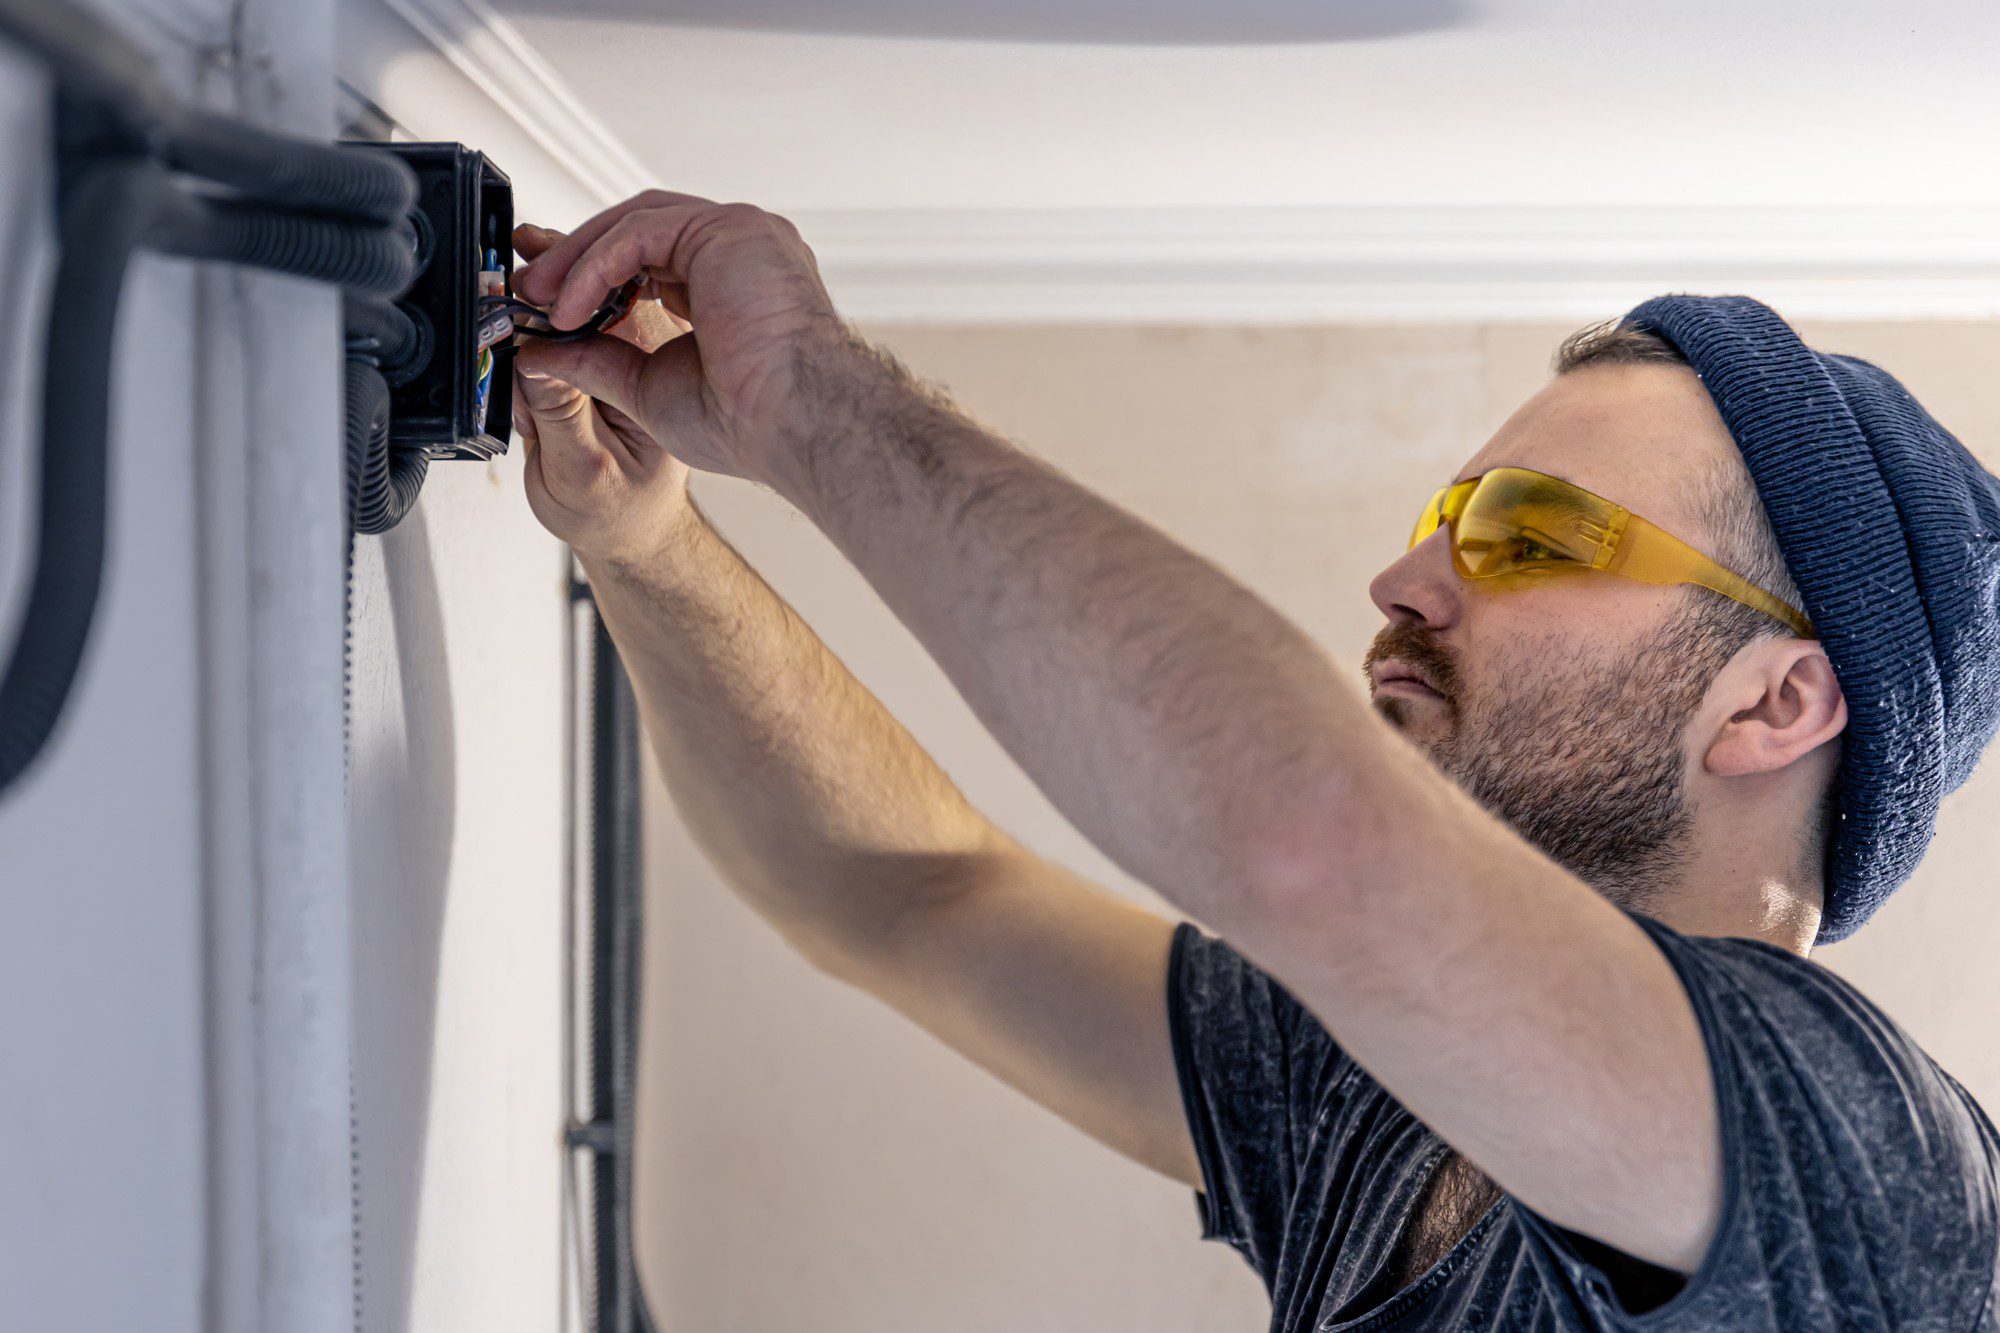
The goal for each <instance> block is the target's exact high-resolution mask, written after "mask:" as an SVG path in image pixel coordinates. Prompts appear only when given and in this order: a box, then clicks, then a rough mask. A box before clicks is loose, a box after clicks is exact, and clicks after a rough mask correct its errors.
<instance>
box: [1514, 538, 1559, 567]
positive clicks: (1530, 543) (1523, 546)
mask: <svg viewBox="0 0 2000 1333" xmlns="http://www.w3.org/2000/svg"><path fill="white" fill-rule="evenodd" d="M1514 558H1515V559H1516V560H1519V561H1522V562H1523V563H1526V564H1535V563H1539V562H1541V561H1548V560H1560V559H1561V558H1562V552H1560V551H1557V550H1556V549H1554V548H1553V547H1549V546H1544V545H1542V543H1540V542H1538V541H1536V540H1535V539H1534V538H1532V537H1517V538H1515V539H1514Z"/></svg>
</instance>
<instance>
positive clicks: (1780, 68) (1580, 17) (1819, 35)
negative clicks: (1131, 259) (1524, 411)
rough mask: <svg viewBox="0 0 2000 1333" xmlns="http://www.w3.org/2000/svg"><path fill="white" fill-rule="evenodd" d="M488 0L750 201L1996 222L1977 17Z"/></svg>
mask: <svg viewBox="0 0 2000 1333" xmlns="http://www.w3.org/2000/svg"><path fill="white" fill-rule="evenodd" d="M488 3H490V4H491V5H492V6H493V8H494V9H495V10H496V11H497V12H498V13H499V14H500V15H501V16H502V17H503V18H504V19H505V20H506V21H507V22H508V23H509V24H511V26H512V27H513V28H514V29H515V30H516V31H517V32H518V34H519V35H520V37H521V39H522V40H523V42H524V44H525V46H526V47H527V48H529V49H530V50H531V51H532V52H533V53H534V54H536V55H538V56H539V57H540V58H541V60H543V61H545V62H547V64H548V65H549V66H550V67H551V68H552V69H553V70H554V71H555V73H556V74H557V75H559V76H560V78H561V79H562V81H563V82H565V83H566V84H567V85H568V89H569V91H570V93H571V94H572V95H573V96H574V98H575V99H576V101H577V102H578V103H580V105H581V108H582V109H583V110H584V111H586V112H587V113H588V114H589V115H590V116H593V117H595V119H596V120H598V121H600V122H601V123H602V124H603V126H604V127H606V128H607V129H608V130H609V131H610V132H611V133H612V135H613V136H615V137H616V138H617V139H619V140H622V141H623V143H624V144H625V145H626V146H627V147H629V148H630V150H631V151H632V153H633V154H634V155H636V157H637V159H638V162H639V164H640V165H641V166H642V167H643V169H644V171H645V172H646V173H647V174H648V175H650V176H652V177H654V178H656V179H658V180H659V181H661V182H663V183H666V184H668V185H670V186H672V187H675V188H680V189H686V190H691V191H694V192H697V193H703V194H709V195H713V196H719V197H730V198H744V199H750V200H753V201H756V202H759V203H763V204H766V205H768V206H771V207H774V208H780V209H792V210H827V209H907V208H939V209H956V210H987V209H1010V208H1033V209H1052V208H1053V209H1061V208H1149V209H1185V208H1214V207H1224V208H1242V207H1266V206H1270V207H1319V208H1326V207H1349V206H1353V205H1357V204H1359V205H1372V204H1382V205H1401V206H1419V207H1422V206H1430V205H1439V204H1459V205H1531V206H1540V207H1547V206H1549V205H1566V204H1578V205H1591V206H1597V207H1609V208H1619V207H1626V206H1633V207H1638V206H1648V205H1660V204H1685V205H1699V206H1722V207H1730V206H1736V205H1744V204H1754V205H1772V206H1778V207H1783V208H1801V207H1806V208H1809V207H1814V206H1818V205H1832V206H1842V207H1868V206H1876V205H1885V204H1888V205H1896V206H1899V207H1916V208H1955V207H1991V206H1994V205H1996V204H2000V172H1996V171H1994V170H1993V168H1992V165H1991V163H1992V159H1993V150H1994V147H1995V145H1996V144H2000V80H1995V79H1994V78H1993V77H1992V75H1991V71H1992V69H1993V68H1994V65H1995V62H1996V57H2000V5H1994V4H1993V3H1991V0H1911V2H1910V3H1905V4H1899V5H1893V6H1891V5H1882V4H1878V3H1873V2H1872V0H1870V2H1868V3H1860V2H1857V0H1818V3H1806V2H1805V0H1755V3H1746V2H1745V0H1679V2H1678V3H1676V4H1673V5H1670V6H1666V5H1658V6H1656V5H1611V4H1605V3H1603V2H1602V0H1367V2H1366V3H1350V4H1336V3H1330V2H1329V0H1234V3H1232V4H1229V5H1220V4H1215V3H1213V0H1148V2H1145V3H1141V2H1139V0H1121V2H1120V3H1109V2H1108V0H1096V2H1095V3H1092V2H1091V0H979V2H978V3H973V2H972V0H676V3H673V4H672V5H671V6H670V5H669V4H667V3H666V0H652V2H649V0H567V3H565V4H563V5H560V6H551V5H549V4H547V3H546V0H488ZM400 7H401V6H399V8H400ZM669 10H671V17H668V11H669Z"/></svg>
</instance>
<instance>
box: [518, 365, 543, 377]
mask: <svg viewBox="0 0 2000 1333" xmlns="http://www.w3.org/2000/svg"><path fill="white" fill-rule="evenodd" d="M521 378H522V379H524V380H545V379H548V378H549V374H548V372H547V371H545V370H535V369H533V368H532V367H529V366H522V367H521Z"/></svg>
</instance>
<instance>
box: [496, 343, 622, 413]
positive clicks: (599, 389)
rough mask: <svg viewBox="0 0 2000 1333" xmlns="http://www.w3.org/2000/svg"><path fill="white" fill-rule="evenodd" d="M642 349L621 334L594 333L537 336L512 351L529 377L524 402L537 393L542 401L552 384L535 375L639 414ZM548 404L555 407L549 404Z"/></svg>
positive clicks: (533, 400) (532, 403)
mask: <svg viewBox="0 0 2000 1333" xmlns="http://www.w3.org/2000/svg"><path fill="white" fill-rule="evenodd" d="M645 365H646V354H645V353H644V352H642V351H640V350H639V349H638V348H637V347H634V346H633V345H632V344H631V343H628V342H626V341H624V340H623V339H620V338H611V337H606V336H605V335H603V334H599V335H597V336H595V337H591V338H580V339H578V340H577V341H575V342H550V341H547V340H538V341H534V342H530V343H527V344H525V345H524V346H522V347H521V349H520V350H519V351H518V352H516V353H515V356H514V366H515V369H516V370H518V371H519V372H520V373H521V375H522V377H523V378H524V379H526V380H527V381H528V403H529V406H530V407H534V406H536V405H537V403H536V398H537V395H538V394H539V395H541V396H542V397H543V399H544V401H547V397H548V395H550V394H551V392H552V388H551V386H549V385H547V384H546V383H537V382H536V380H535V377H536V376H537V375H540V376H544V377H546V379H549V380H556V381H560V382H561V383H562V384H564V385H566V386H568V387H569V388H571V389H574V390H575V391H577V392H578V393H581V394H585V395H588V396H589V397H591V398H596V399H598V400H599V401H601V402H605V403H609V404H610V405H611V406H613V407H615V408H617V409H618V410H619V411H621V412H623V413H625V415H627V416H629V417H634V418H643V415H644V414H643V413H641V412H640V410H639V401H638V400H639V377H640V372H641V371H642V370H643V369H644V368H645ZM550 407H551V408H552V409H555V410H560V408H557V407H556V405H555V404H554V403H550Z"/></svg>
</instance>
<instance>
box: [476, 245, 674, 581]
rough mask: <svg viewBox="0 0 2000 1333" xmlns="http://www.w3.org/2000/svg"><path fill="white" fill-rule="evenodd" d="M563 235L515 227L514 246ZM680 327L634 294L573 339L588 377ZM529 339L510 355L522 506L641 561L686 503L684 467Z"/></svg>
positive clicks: (609, 551) (604, 553)
mask: <svg viewBox="0 0 2000 1333" xmlns="http://www.w3.org/2000/svg"><path fill="white" fill-rule="evenodd" d="M561 239H562V233H561V232H555V231H548V230H545V229H543V228H541V227H529V226H522V227H517V228H515V229H514V248H515V249H516V250H518V251H519V252H520V253H521V254H523V255H525V256H527V257H528V258H529V259H531V260H532V259H533V258H535V257H536V256H538V255H541V254H543V253H545V252H546V251H547V250H548V248H549V247H550V246H551V245H553V244H555V243H556V242H557V241H559V240H561ZM683 328H684V325H682V324H681V323H679V322H678V321H676V320H675V319H674V317H673V316H672V315H670V314H668V313H667V311H665V310H663V309H662V308H661V306H660V304H659V303H658V302H657V301H640V302H637V303H635V304H634V305H633V308H632V311H631V313H630V314H628V315H627V316H626V317H625V318H624V319H622V320H620V321H619V322H618V323H617V324H614V325H612V326H611V328H610V329H609V331H608V333H607V335H606V336H602V337H598V338H593V339H590V340H588V341H586V342H584V343H580V344H576V345H574V346H573V347H572V349H571V351H572V356H571V358H570V360H571V363H572V365H573V366H575V367H580V368H582V370H583V371H584V372H585V374H584V377H585V378H588V377H589V371H590V368H591V367H593V366H595V365H596V364H597V363H599V362H602V361H605V360H607V359H609V360H610V361H612V362H613V363H614V364H615V363H616V362H617V361H619V360H622V358H624V357H626V356H630V355H642V354H651V353H654V352H657V351H658V350H659V349H660V348H662V347H664V346H666V345H668V344H669V343H670V342H671V341H672V340H673V339H674V338H676V337H677V336H679V335H680V334H681V332H682V329H683ZM540 350H541V349H540V347H539V346H538V345H536V344H534V343H532V342H531V343H529V345H527V346H525V347H523V348H522V349H521V351H520V354H519V355H518V356H517V357H516V358H515V362H514V429H515V430H516V431H518V432H519V433H520V436H521V440H522V442H523V444H524V445H525V446H526V453H527V474H526V476H527V489H528V507H529V508H530V509H532V510H533V511H534V514H535V517H536V518H537V519H539V520H540V521H541V524H542V526H543V527H545V528H547V529H548V530H549V531H550V532H552V533H554V534H555V535H556V536H558V537H560V538H562V540H563V541H565V542H567V543H568V544H569V545H570V546H571V547H572V548H573V549H575V550H576V551H577V553H578V554H580V555H582V556H584V557H585V558H599V559H606V560H614V561H625V560H634V559H643V558H645V557H646V556H649V555H651V554H653V553H654V552H656V551H658V550H659V549H660V548H661V547H662V546H664V545H665V544H666V543H667V541H668V540H669V539H670V537H671V536H672V534H673V532H674V531H675V529H676V527H677V526H678V525H679V524H681V523H683V522H685V521H686V520H687V519H688V518H689V517H690V515H691V514H692V510H691V508H690V506H689V503H688V498H687V468H686V467H684V466H683V465H682V464H681V462H680V461H679V460H678V459H676V458H675V457H674V456H673V455H672V454H670V453H668V452H667V451H666V450H665V449H663V448H661V447H660V445H659V443H658V442H657V441H655V440H654V439H653V438H652V437H651V436H650V435H649V434H647V432H646V431H645V430H644V429H643V428H642V427H641V426H640V425H639V424H638V423H637V422H635V421H633V420H632V418H631V417H629V416H628V415H626V414H625V413H624V412H621V411H619V410H618V409H617V408H616V407H613V406H611V405H610V404H608V403H604V402H600V401H598V400H597V399H595V398H593V397H591V396H590V394H589V393H587V392H585V391H584V390H582V389H579V388H577V387H576V386H575V385H573V384H571V383H568V382H566V381H565V380H562V379H558V378H555V377H554V376H553V375H552V374H550V372H549V371H548V370H547V369H545V368H544V367H543V366H542V365H541V364H540V359H539V358H538V356H537V353H538V352H539V351H540Z"/></svg>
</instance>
